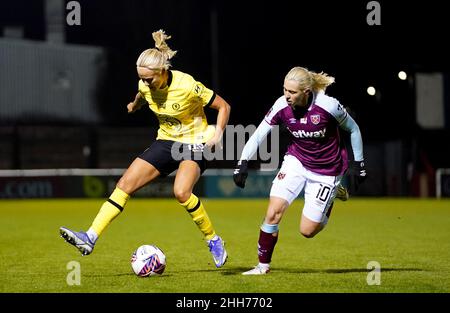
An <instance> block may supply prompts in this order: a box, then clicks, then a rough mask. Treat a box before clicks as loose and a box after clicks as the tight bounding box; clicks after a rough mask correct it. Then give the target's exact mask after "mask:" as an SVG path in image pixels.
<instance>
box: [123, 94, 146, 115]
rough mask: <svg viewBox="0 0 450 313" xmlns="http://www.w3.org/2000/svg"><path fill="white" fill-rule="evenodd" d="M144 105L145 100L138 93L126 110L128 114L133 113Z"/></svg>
mask: <svg viewBox="0 0 450 313" xmlns="http://www.w3.org/2000/svg"><path fill="white" fill-rule="evenodd" d="M145 103H146V101H145V99H144V98H142V95H141V93H140V92H138V93H137V94H136V97H135V98H134V101H133V102H130V103H128V105H127V110H128V113H134V112H136V111H137V110H139V109H140V108H142V106H143V105H144V104H145Z"/></svg>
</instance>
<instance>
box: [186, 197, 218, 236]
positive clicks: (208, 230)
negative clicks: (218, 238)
mask: <svg viewBox="0 0 450 313" xmlns="http://www.w3.org/2000/svg"><path fill="white" fill-rule="evenodd" d="M180 204H181V205H182V206H183V207H184V208H185V209H186V211H188V213H189V215H190V216H191V217H192V219H193V220H194V222H195V224H197V226H198V228H199V229H200V231H201V232H202V233H203V235H205V238H206V240H210V239H212V238H213V237H214V236H215V234H216V232H215V231H214V228H213V226H212V223H211V220H210V219H209V216H208V214H207V213H206V210H205V208H204V207H203V204H202V202H201V201H200V200H199V199H198V198H197V196H196V195H194V194H191V196H190V197H189V199H188V200H187V201H186V202H184V203H180Z"/></svg>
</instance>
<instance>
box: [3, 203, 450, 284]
mask: <svg viewBox="0 0 450 313" xmlns="http://www.w3.org/2000/svg"><path fill="white" fill-rule="evenodd" d="M202 200H203V202H204V204H205V207H206V209H207V211H208V214H209V215H210V217H211V218H212V221H213V224H214V226H215V229H216V231H217V232H218V233H219V234H220V235H221V236H222V237H223V238H224V239H225V241H226V247H227V250H228V254H229V259H228V262H227V264H226V265H225V266H224V267H223V268H221V269H216V268H215V266H214V264H213V262H212V258H211V256H210V254H209V251H208V248H207V246H206V244H205V243H204V241H203V239H202V236H201V233H200V232H199V231H198V229H197V227H196V226H195V224H194V223H193V222H192V220H191V219H190V217H189V216H188V214H187V213H186V212H185V211H184V210H183V209H182V207H181V206H179V205H178V204H177V202H176V201H175V200H174V199H131V200H130V202H129V203H128V204H127V206H126V208H125V210H124V212H123V213H122V214H121V215H120V216H119V217H118V218H117V219H116V220H114V221H113V223H112V224H111V225H110V227H109V228H108V229H107V230H106V231H105V233H104V234H103V236H102V237H101V238H100V239H99V241H98V243H97V246H96V247H95V250H94V252H93V254H92V255H89V256H85V257H82V256H81V255H80V254H79V252H78V251H77V250H76V249H75V248H74V247H72V246H70V245H68V244H67V243H65V242H64V240H63V239H62V238H60V237H59V231H58V229H59V227H60V226H66V227H69V228H72V229H75V230H80V229H86V228H87V227H89V226H90V223H91V221H92V219H93V217H94V216H95V215H96V214H97V212H98V210H99V208H100V206H101V204H102V203H103V201H104V200H103V199H95V200H78V199H74V200H21V201H16V200H2V201H0V230H1V236H0V273H1V275H0V292H2V293H4V292H11V293H28V292H39V293H43V292H46V293H47V292H49V293H85V292H86V293H91V292H101V293H110V292H118V293H137V292H138V293H211V292H212V293H219V292H220V293H279V292H280V293H303V292H306V293H309V292H314V293H316V292H318V293H329V292H333V293H344V292H345V293H347V292H352V293H391V292H394V293H400V292H402V293H403V292H404V293H412V292H414V293H416V292H418V293H422V292H427V293H428V292H431V293H448V292H450V201H449V200H419V199H383V198H381V199H375V198H351V199H350V200H349V201H347V202H341V201H339V200H336V202H335V206H334V209H333V213H332V215H331V219H330V222H329V224H328V226H327V227H326V228H325V230H324V231H322V232H321V233H319V234H318V235H317V236H316V237H315V238H312V239H306V238H303V237H302V236H301V235H300V234H299V231H298V228H299V220H300V216H301V209H302V206H303V201H302V200H301V199H299V200H296V201H295V202H294V203H293V204H292V205H291V206H290V207H289V209H288V211H287V212H286V214H285V216H284V217H283V220H282V222H281V225H280V237H279V241H278V244H277V246H276V249H275V253H274V256H273V259H272V271H271V273H270V274H269V275H265V276H242V275H241V272H242V271H244V270H248V269H250V268H251V267H253V266H254V265H256V263H257V254H256V243H257V239H258V233H259V226H260V224H261V221H262V218H263V216H264V214H265V211H266V207H267V202H268V201H267V199H261V200H259V199H258V200H253V199H233V200H231V199H230V200H218V199H202ZM142 244H156V245H157V246H159V247H160V248H161V249H162V250H163V251H164V252H165V254H166V257H167V268H166V270H165V272H164V274H163V275H161V276H153V277H148V278H139V277H137V276H135V275H134V274H133V272H132V270H131V266H130V257H131V254H132V252H133V251H134V249H136V248H137V247H138V246H140V245H142ZM71 261H76V262H79V264H80V274H81V276H80V285H69V284H68V283H67V277H68V276H69V275H70V273H71V271H72V270H73V268H69V269H68V268H67V265H68V263H69V262H71ZM371 261H376V262H378V263H379V264H380V276H379V277H380V284H378V285H369V284H368V283H367V277H368V275H370V269H367V264H368V263H369V262H371ZM372 274H373V273H372Z"/></svg>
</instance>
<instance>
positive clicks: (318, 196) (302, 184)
mask: <svg viewBox="0 0 450 313" xmlns="http://www.w3.org/2000/svg"><path fill="white" fill-rule="evenodd" d="M341 178H342V176H326V175H320V174H317V173H314V172H311V171H310V170H307V169H306V168H304V167H303V165H302V163H301V162H300V161H299V160H298V159H297V158H296V157H294V156H292V155H286V156H285V157H284V160H283V164H282V165H281V168H280V171H279V172H278V174H277V176H276V177H275V178H274V180H273V182H272V189H271V190H270V196H271V197H272V196H273V197H278V198H282V199H285V200H286V201H287V202H288V203H289V204H291V203H292V202H293V201H294V200H295V199H296V198H297V197H298V195H299V194H300V192H301V191H302V190H303V189H304V190H305V205H304V207H303V215H304V216H306V217H307V218H308V219H310V220H312V221H314V222H317V223H321V222H323V221H324V220H327V218H326V214H327V213H328V209H329V208H330V206H331V204H332V203H333V200H334V198H335V197H336V193H337V185H338V184H339V182H340V180H341Z"/></svg>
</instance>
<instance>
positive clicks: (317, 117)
mask: <svg viewBox="0 0 450 313" xmlns="http://www.w3.org/2000/svg"><path fill="white" fill-rule="evenodd" d="M311 123H313V124H314V125H317V124H319V123H320V115H319V114H314V115H311Z"/></svg>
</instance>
